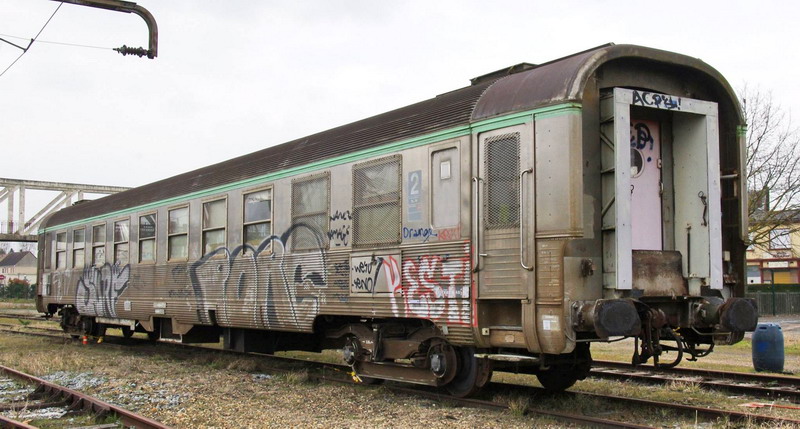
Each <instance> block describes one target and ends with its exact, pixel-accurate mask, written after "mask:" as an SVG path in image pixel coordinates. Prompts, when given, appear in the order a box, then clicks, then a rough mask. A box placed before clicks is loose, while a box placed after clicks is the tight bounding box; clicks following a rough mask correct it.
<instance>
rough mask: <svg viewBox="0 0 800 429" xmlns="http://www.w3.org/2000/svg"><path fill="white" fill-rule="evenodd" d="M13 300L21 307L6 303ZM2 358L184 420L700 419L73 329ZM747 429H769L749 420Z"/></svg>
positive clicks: (620, 346)
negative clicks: (439, 390) (424, 385)
mask: <svg viewBox="0 0 800 429" xmlns="http://www.w3.org/2000/svg"><path fill="white" fill-rule="evenodd" d="M0 304H1V303H0ZM0 306H1V305H0ZM10 307H13V308H19V307H20V306H19V305H18V304H17V305H14V306H5V307H4V308H10ZM0 322H2V323H6V324H13V323H16V324H19V325H20V326H50V327H56V324H55V323H53V322H46V323H43V322H38V321H37V322H31V321H26V320H15V319H11V318H7V319H3V320H0ZM783 322H784V323H783V324H782V326H785V328H784V331H785V337H786V338H785V343H786V350H787V355H786V362H787V365H786V369H787V370H789V371H795V372H797V371H800V368H798V367H797V365H798V363H800V350H799V349H800V347H798V340H800V338H799V337H800V330H798V329H794V328H792V326H796V327H800V317H798V318H789V319H787V320H785V321H783ZM793 323H794V325H792V324H793ZM787 328H788V329H787ZM112 333H115V332H112ZM749 347H750V343H749V339H748V340H746V341H745V342H743V343H742V345H739V346H733V347H718V349H717V351H716V352H715V353H714V354H712V355H711V356H709V357H707V358H704V359H701V360H700V362H699V363H689V364H688V365H686V364H683V365H682V366H684V365H685V366H707V367H713V368H719V367H721V366H724V367H725V368H722V369H732V370H739V371H747V370H749V369H750V368H751V367H752V364H751V362H750V348H749ZM631 352H632V344H626V343H625V342H620V343H613V344H597V345H594V346H593V353H594V355H595V357H596V358H598V359H613V360H621V361H625V360H628V359H629V358H630V353H631ZM324 357H325V358H326V359H329V360H331V361H336V360H338V356H337V355H336V353H334V352H327V353H325V355H324ZM704 362H705V363H704ZM0 363H1V364H3V365H6V366H11V367H14V368H17V369H20V370H22V371H25V372H28V373H32V374H34V375H38V376H41V377H44V378H47V379H49V380H51V381H53V382H55V383H58V384H62V385H66V386H68V387H72V388H75V389H77V390H81V391H84V392H86V393H88V394H92V395H97V396H99V397H100V398H102V399H104V400H106V401H108V402H113V403H115V404H118V405H120V406H123V407H125V408H128V409H131V410H133V411H135V412H139V413H141V414H143V415H146V416H148V417H150V418H153V419H156V420H159V421H162V422H164V423H166V424H168V425H171V426H174V427H176V428H183V427H216V428H222V427H226V428H227V427H230V428H238V427H285V426H311V427H359V428H361V427H425V428H438V427H442V428H444V427H447V428H451V427H531V426H536V427H564V424H563V423H561V422H557V421H553V420H549V419H542V418H539V417H535V416H531V415H530V413H528V411H529V410H530V409H531V408H543V409H549V410H555V411H561V412H575V411H580V412H582V413H584V414H586V415H590V416H594V417H601V418H613V419H618V420H626V421H631V422H637V423H641V424H648V425H653V426H662V427H694V426H695V424H694V420H693V419H692V418H687V417H683V416H677V415H674V414H673V413H671V412H669V411H665V410H659V409H655V410H653V409H641V408H632V409H631V408H626V407H624V406H620V405H615V404H611V403H608V402H606V401H601V400H595V399H574V398H569V397H568V396H563V395H562V396H559V395H555V396H541V397H539V396H537V397H526V396H520V395H518V394H514V393H508V392H492V391H491V389H488V392H487V393H485V394H484V396H483V397H482V399H489V400H492V399H493V400H502V401H504V402H506V403H508V404H509V406H510V410H509V411H507V412H497V411H489V410H478V409H472V408H465V407H460V406H456V405H454V404H452V403H447V402H436V401H431V400H426V399H418V398H415V397H410V396H405V395H399V394H395V393H393V392H390V391H389V390H387V389H385V388H380V387H379V388H371V387H367V386H352V385H340V384H330V383H322V384H320V383H315V382H312V381H309V378H308V376H307V373H306V372H305V371H306V370H304V369H301V368H297V367H290V366H285V365H284V366H282V367H281V365H280V364H276V363H274V362H271V361H268V360H267V359H265V358H262V357H255V356H245V357H242V356H231V355H222V354H219V353H214V352H199V353H196V352H185V351H175V350H172V349H170V348H167V347H162V346H160V345H158V344H154V345H137V346H132V347H124V346H117V345H113V344H97V343H90V344H89V345H85V346H84V345H81V344H80V343H79V342H76V341H73V340H71V339H69V338H68V337H66V336H65V338H64V339H49V338H38V337H27V336H19V335H13V334H5V333H0ZM723 364H724V365H723ZM276 366H277V367H281V371H274V368H275V367H276ZM331 371H333V370H331ZM494 380H497V381H506V382H514V383H523V384H531V385H538V383H537V382H536V381H535V377H532V376H521V375H513V374H507V373H499V372H498V373H495V377H494ZM574 389H577V390H583V391H591V392H596V393H607V392H612V393H614V394H617V395H626V396H634V397H642V398H649V399H656V400H667V401H673V402H680V403H686V404H690V403H697V404H704V405H706V406H712V407H720V408H728V409H734V410H737V411H751V410H748V409H743V408H742V407H741V404H742V403H745V402H752V401H753V400H754V399H753V398H742V397H737V396H730V395H728V394H725V393H715V392H709V391H707V390H704V389H701V388H699V387H698V386H697V385H695V384H693V383H690V382H687V383H671V384H669V385H667V386H664V387H653V386H643V385H639V384H636V383H618V382H611V381H602V380H592V379H589V380H585V381H581V382H578V383H577V384H576V386H575V387H574ZM761 402H767V401H766V400H761ZM773 413H775V414H774V415H784V416H786V417H792V418H795V419H798V418H800V412H795V411H782V412H776V411H773ZM698 427H728V422H724V421H718V422H713V423H705V424H703V423H700V425H699V426H698ZM740 427H761V426H759V425H747V424H745V425H741V426H740ZM764 427H769V426H764Z"/></svg>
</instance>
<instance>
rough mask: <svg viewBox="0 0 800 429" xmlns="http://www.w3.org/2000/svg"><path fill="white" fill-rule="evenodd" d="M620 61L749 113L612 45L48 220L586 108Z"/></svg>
mask: <svg viewBox="0 0 800 429" xmlns="http://www.w3.org/2000/svg"><path fill="white" fill-rule="evenodd" d="M620 59H629V60H634V61H637V60H639V61H641V60H644V61H648V62H650V63H653V62H655V63H661V64H668V65H670V66H677V67H682V68H688V69H692V70H695V71H697V72H699V73H700V74H701V75H704V76H705V77H706V78H708V79H710V81H711V82H714V83H715V84H716V85H717V86H718V87H719V90H720V92H721V93H727V96H728V98H729V99H731V100H732V101H731V102H732V103H734V106H733V107H734V109H735V110H736V111H737V114H738V115H741V113H740V111H739V110H740V109H739V106H738V101H737V100H736V97H735V95H734V93H733V90H732V89H731V88H730V86H729V85H728V83H727V81H726V80H725V79H724V78H723V77H722V76H721V75H720V74H719V73H718V72H717V71H716V70H714V69H713V68H712V67H710V66H708V65H707V64H705V63H704V62H702V61H700V60H698V59H695V58H691V57H687V56H684V55H680V54H676V53H672V52H667V51H661V50H657V49H652V48H646V47H641V46H635V45H614V44H608V45H603V46H599V47H597V48H593V49H589V50H587V51H583V52H579V53H577V54H573V55H570V56H567V57H564V58H560V59H557V60H553V61H550V62H547V63H544V64H539V65H533V64H527V63H522V64H519V65H516V66H512V67H510V68H508V69H503V70H499V71H497V72H493V73H489V74H487V75H484V76H480V77H478V78H475V79H472V81H471V83H472V84H471V85H470V86H467V87H464V88H461V89H457V90H454V91H451V92H447V93H444V94H441V95H439V96H436V97H434V98H431V99H429V100H425V101H422V102H419V103H416V104H412V105H410V106H406V107H402V108H399V109H396V110H393V111H390V112H386V113H383V114H380V115H376V116H373V117H370V118H367V119H364V120H360V121H357V122H353V123H350V124H347V125H343V126H340V127H337V128H333V129H330V130H327V131H323V132H320V133H317V134H313V135H310V136H307V137H303V138H300V139H297V140H293V141H290V142H287V143H283V144H280V145H277V146H272V147H269V148H267V149H263V150H260V151H257V152H253V153H250V154H247V155H243V156H240V157H237V158H233V159H230V160H227V161H223V162H220V163H218V164H213V165H209V166H207V167H203V168H200V169H197V170H194V171H190V172H187V173H183V174H180V175H177V176H174V177H170V178H168V179H164V180H160V181H157V182H154V183H150V184H147V185H144V186H140V187H137V188H133V189H130V190H128V191H124V192H120V193H118V194H113V195H109V196H107V197H104V198H100V199H98V200H94V201H90V202H86V203H83V204H80V205H75V206H72V207H68V208H65V209H63V210H60V211H59V212H56V213H55V214H53V215H52V216H51V217H50V218H48V219H47V220H46V221H45V222H44V223H43V228H45V229H49V228H52V227H57V226H59V225H63V224H67V223H70V222H74V221H78V220H82V219H87V218H92V217H96V216H102V215H105V214H111V213H115V212H122V211H127V210H131V209H135V208H136V207H140V206H144V205H146V204H152V203H155V202H158V201H162V200H167V199H171V198H176V197H180V196H183V195H190V194H192V193H194V192H198V191H202V190H206V189H211V188H215V187H218V186H223V185H227V184H231V183H236V182H240V181H243V180H246V179H250V178H254V177H258V176H263V175H265V174H268V173H272V172H277V171H282V170H286V169H289V168H294V167H298V166H302V165H306V164H310V163H314V162H318V161H322V160H325V159H330V158H334V157H337V156H341V155H345V154H348V153H352V152H357V151H361V150H365V149H369V148H373V147H379V146H383V145H386V144H389V143H392V142H395V141H400V140H404V139H409V138H413V137H417V136H423V135H427V134H432V133H434V132H437V131H442V130H447V129H450V128H454V127H458V126H464V125H470V124H472V123H474V122H476V121H481V120H485V119H490V118H493V117H498V116H502V115H506V114H509V113H514V112H520V111H526V110H531V109H534V108H539V107H545V106H549V105H557V104H562V103H566V102H576V103H580V102H581V99H582V96H583V89H584V86H585V84H586V82H587V80H588V79H589V78H590V77H591V76H592V75H593V74H594V72H595V71H596V70H597V69H598V68H599V67H601V66H602V65H603V64H605V63H607V62H610V61H614V60H620ZM740 119H741V118H740ZM740 122H741V121H740Z"/></svg>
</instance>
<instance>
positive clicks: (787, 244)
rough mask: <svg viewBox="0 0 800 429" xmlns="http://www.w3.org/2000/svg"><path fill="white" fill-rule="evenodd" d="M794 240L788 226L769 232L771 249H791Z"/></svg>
mask: <svg viewBox="0 0 800 429" xmlns="http://www.w3.org/2000/svg"><path fill="white" fill-rule="evenodd" d="M791 247H792V240H791V235H790V231H789V229H788V228H775V229H773V230H772V231H770V232H769V248H770V249H790V248H791Z"/></svg>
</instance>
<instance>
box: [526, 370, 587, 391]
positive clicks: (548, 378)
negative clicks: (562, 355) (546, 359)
mask: <svg viewBox="0 0 800 429" xmlns="http://www.w3.org/2000/svg"><path fill="white" fill-rule="evenodd" d="M536 378H537V379H539V383H541V384H542V386H544V388H545V389H547V390H552V391H555V392H560V391H562V390H566V389H569V388H570V387H572V385H573V384H575V382H576V381H578V379H579V377H578V374H576V372H575V371H572V370H571V367H560V366H557V367H551V368H550V369H548V370H546V371H540V372H538V373H536Z"/></svg>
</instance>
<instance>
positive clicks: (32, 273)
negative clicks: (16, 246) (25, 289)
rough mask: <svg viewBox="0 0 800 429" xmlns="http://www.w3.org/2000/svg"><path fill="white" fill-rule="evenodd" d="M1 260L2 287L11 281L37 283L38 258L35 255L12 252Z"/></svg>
mask: <svg viewBox="0 0 800 429" xmlns="http://www.w3.org/2000/svg"><path fill="white" fill-rule="evenodd" d="M0 258H2V259H0V285H8V282H9V280H11V279H20V280H27V281H28V282H29V283H31V284H33V283H36V256H34V254H33V253H31V252H27V251H25V252H10V253H8V254H6V255H5V256H0Z"/></svg>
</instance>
